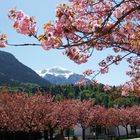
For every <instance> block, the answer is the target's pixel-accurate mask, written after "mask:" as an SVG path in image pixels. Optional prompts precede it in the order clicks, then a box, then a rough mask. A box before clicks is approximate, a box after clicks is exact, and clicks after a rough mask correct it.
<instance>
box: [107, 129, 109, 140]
mask: <svg viewBox="0 0 140 140" xmlns="http://www.w3.org/2000/svg"><path fill="white" fill-rule="evenodd" d="M107 136H108V138H109V128H107Z"/></svg>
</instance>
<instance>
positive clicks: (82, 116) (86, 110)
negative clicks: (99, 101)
mask: <svg viewBox="0 0 140 140" xmlns="http://www.w3.org/2000/svg"><path fill="white" fill-rule="evenodd" d="M92 107H93V101H91V100H87V101H86V100H84V101H81V102H80V103H79V107H78V109H79V116H78V121H77V123H78V124H79V125H80V126H81V127H82V139H83V140H85V130H86V128H87V127H89V126H90V120H91V115H89V114H90V112H91V108H92Z"/></svg>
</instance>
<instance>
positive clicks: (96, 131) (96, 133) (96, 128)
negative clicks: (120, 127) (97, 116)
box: [95, 126, 98, 140]
mask: <svg viewBox="0 0 140 140" xmlns="http://www.w3.org/2000/svg"><path fill="white" fill-rule="evenodd" d="M95 136H96V139H97V140H98V127H97V126H96V127H95Z"/></svg>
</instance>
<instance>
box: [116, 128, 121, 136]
mask: <svg viewBox="0 0 140 140" xmlns="http://www.w3.org/2000/svg"><path fill="white" fill-rule="evenodd" d="M116 128H117V131H118V137H119V138H120V129H119V127H118V126H116Z"/></svg>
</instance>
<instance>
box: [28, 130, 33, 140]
mask: <svg viewBox="0 0 140 140" xmlns="http://www.w3.org/2000/svg"><path fill="white" fill-rule="evenodd" d="M28 140H33V139H32V132H29V133H28Z"/></svg>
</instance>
